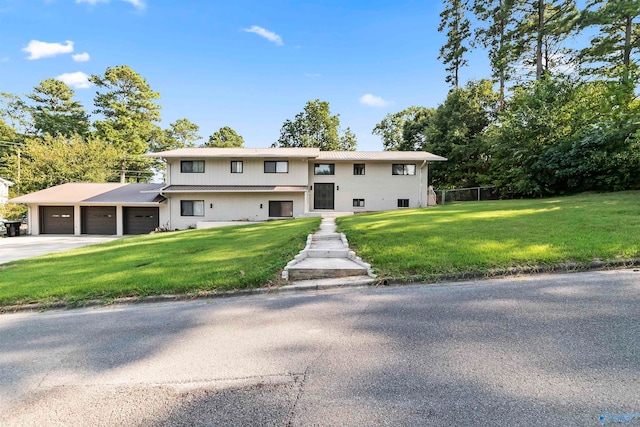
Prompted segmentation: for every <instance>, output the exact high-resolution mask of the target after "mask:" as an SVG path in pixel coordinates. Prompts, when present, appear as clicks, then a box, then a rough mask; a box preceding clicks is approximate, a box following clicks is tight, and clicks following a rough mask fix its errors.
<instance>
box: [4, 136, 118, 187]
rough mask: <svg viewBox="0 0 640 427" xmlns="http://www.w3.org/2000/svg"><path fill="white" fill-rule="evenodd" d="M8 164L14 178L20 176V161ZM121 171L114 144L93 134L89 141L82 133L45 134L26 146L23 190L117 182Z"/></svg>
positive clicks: (22, 170)
mask: <svg viewBox="0 0 640 427" xmlns="http://www.w3.org/2000/svg"><path fill="white" fill-rule="evenodd" d="M5 160H7V159H5V158H3V159H2V161H3V162H4V161H5ZM8 164H9V167H10V170H11V177H14V176H16V175H17V170H16V169H17V164H16V162H15V161H11V162H9V163H8ZM117 170H118V163H117V151H116V149H115V147H113V146H112V145H111V144H109V143H106V142H105V141H103V140H101V139H99V138H93V137H89V138H88V139H87V140H86V141H85V140H84V139H83V138H82V137H81V136H79V135H73V136H71V137H69V138H67V137H65V136H63V135H58V136H56V137H54V136H51V135H50V134H45V135H44V136H43V137H36V138H30V139H29V141H28V142H27V143H26V144H25V145H24V146H23V148H22V162H21V191H22V192H23V193H25V192H26V193H29V192H33V191H38V190H42V189H45V188H49V187H51V186H54V185H59V184H64V183H67V182H106V181H114V180H116V179H117V178H118V172H117Z"/></svg>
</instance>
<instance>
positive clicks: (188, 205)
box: [180, 200, 204, 216]
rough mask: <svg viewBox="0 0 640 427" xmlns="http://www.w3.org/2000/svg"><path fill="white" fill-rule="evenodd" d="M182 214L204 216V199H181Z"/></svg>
mask: <svg viewBox="0 0 640 427" xmlns="http://www.w3.org/2000/svg"><path fill="white" fill-rule="evenodd" d="M180 215H181V216H204V200H180Z"/></svg>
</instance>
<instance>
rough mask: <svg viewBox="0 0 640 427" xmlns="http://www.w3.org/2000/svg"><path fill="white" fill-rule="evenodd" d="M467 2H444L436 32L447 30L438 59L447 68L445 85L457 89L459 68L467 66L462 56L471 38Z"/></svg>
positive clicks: (460, 0) (458, 0) (446, 0)
mask: <svg viewBox="0 0 640 427" xmlns="http://www.w3.org/2000/svg"><path fill="white" fill-rule="evenodd" d="M468 1H469V0H445V2H444V3H445V8H444V10H443V11H442V12H441V13H440V26H439V27H438V31H440V32H443V31H444V30H445V28H446V29H447V42H446V43H445V44H444V46H442V47H441V48H440V55H439V56H438V59H442V62H443V63H444V64H445V65H446V66H447V68H446V70H447V73H448V74H447V77H446V78H445V80H446V82H447V83H451V85H452V86H453V87H454V88H458V84H459V81H460V68H461V67H463V66H465V65H467V60H466V59H464V54H465V52H467V50H468V48H467V46H465V43H466V42H467V39H468V38H469V37H470V36H471V29H470V25H469V19H468V18H466V17H465V10H466V9H467V8H468Z"/></svg>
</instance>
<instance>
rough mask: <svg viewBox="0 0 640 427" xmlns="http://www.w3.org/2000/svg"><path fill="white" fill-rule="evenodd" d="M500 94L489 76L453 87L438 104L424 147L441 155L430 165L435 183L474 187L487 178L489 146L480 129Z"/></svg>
mask: <svg viewBox="0 0 640 427" xmlns="http://www.w3.org/2000/svg"><path fill="white" fill-rule="evenodd" d="M499 100H500V96H499V94H498V93H497V92H495V91H494V90H493V84H492V83H491V81H489V80H480V81H470V82H469V83H468V84H467V85H466V86H465V87H463V88H459V89H453V90H451V91H450V92H449V94H448V95H447V99H446V100H445V101H444V103H443V104H441V105H440V106H438V108H437V109H436V111H435V114H434V115H433V117H431V119H430V123H429V126H428V128H427V130H426V142H425V144H424V145H423V149H424V150H425V151H428V152H431V153H434V154H438V155H440V156H444V157H446V158H447V159H448V161H446V162H438V164H437V165H435V164H434V165H432V168H431V177H432V180H433V183H434V185H435V186H438V187H449V188H451V187H454V188H456V187H457V188H461V187H474V186H477V185H481V184H485V183H486V182H488V180H489V178H488V173H489V167H490V163H489V161H490V154H489V146H488V145H487V141H486V139H485V138H484V132H485V130H486V129H487V128H488V126H489V125H490V124H491V123H492V122H493V120H494V118H495V113H496V111H497V109H498V105H499Z"/></svg>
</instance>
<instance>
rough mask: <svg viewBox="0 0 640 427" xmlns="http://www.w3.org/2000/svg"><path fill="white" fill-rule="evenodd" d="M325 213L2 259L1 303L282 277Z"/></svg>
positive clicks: (74, 300)
mask: <svg viewBox="0 0 640 427" xmlns="http://www.w3.org/2000/svg"><path fill="white" fill-rule="evenodd" d="M319 221H320V220H319V218H305V219H296V220H287V221H273V222H267V223H262V224H255V225H243V226H233V227H222V228H210V229H204V230H187V231H178V232H170V233H158V234H153V235H146V236H138V237H131V238H126V239H122V240H116V241H112V242H108V243H104V244H100V245H95V246H87V247H84V248H79V249H74V250H70V251H66V252H60V253H57V254H51V255H45V256H41V257H37V258H31V259H26V260H21V261H15V262H11V263H8V264H3V265H0V306H7V305H10V304H26V303H32V302H39V303H41V304H44V305H46V304H50V303H53V302H59V301H63V302H66V303H67V304H69V305H77V304H79V303H81V302H82V301H86V300H89V299H102V300H104V301H109V300H110V299H113V298H118V297H129V296H134V297H140V296H146V295H154V294H163V293H197V292H199V291H224V290H230V289H238V288H251V287H257V286H261V285H265V284H267V285H268V284H269V283H271V282H277V276H276V273H277V272H278V271H279V270H281V269H282V268H284V266H285V265H286V264H287V262H289V261H290V260H291V259H292V258H293V257H294V256H295V255H296V254H297V253H298V252H299V251H300V250H301V249H302V248H303V247H304V244H305V241H306V236H307V234H309V233H312V232H313V231H315V230H316V229H317V228H318V225H319Z"/></svg>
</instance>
